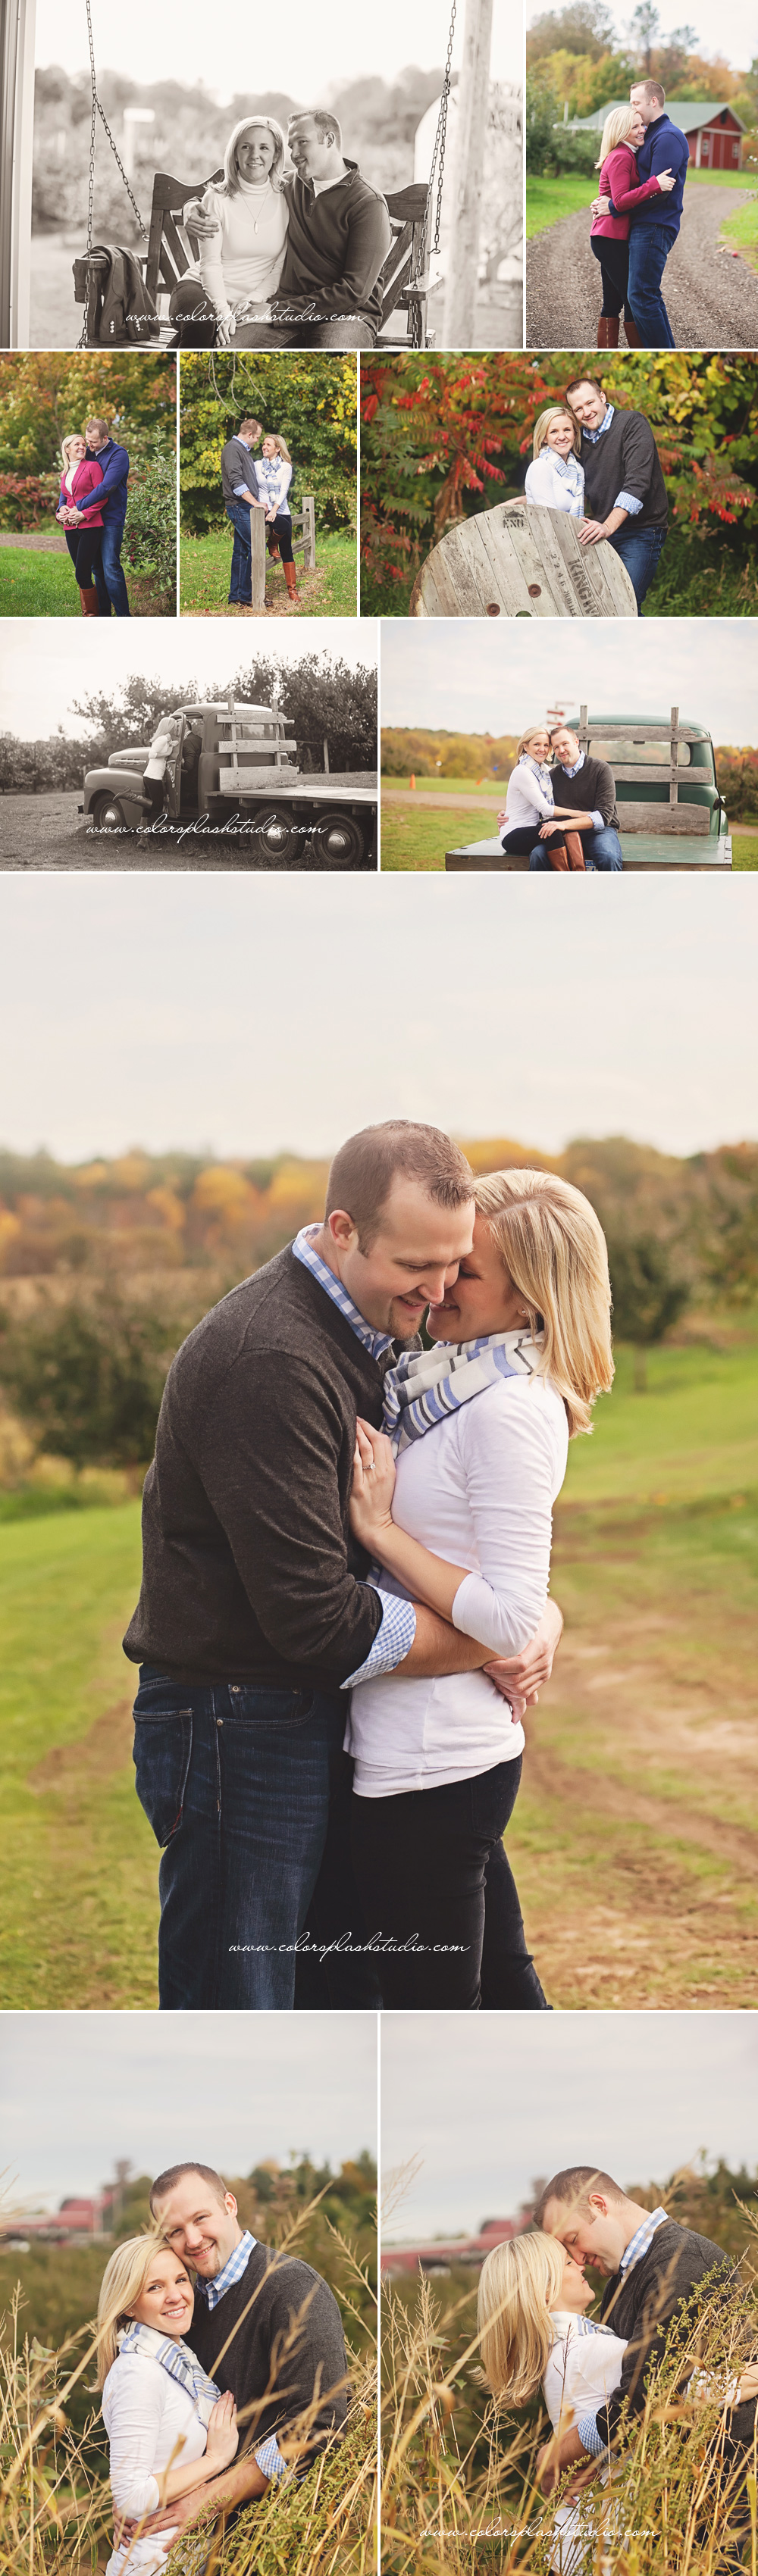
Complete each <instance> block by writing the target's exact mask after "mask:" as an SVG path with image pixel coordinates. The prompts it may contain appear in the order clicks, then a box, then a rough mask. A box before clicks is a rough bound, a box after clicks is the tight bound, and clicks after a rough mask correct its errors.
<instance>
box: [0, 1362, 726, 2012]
mask: <svg viewBox="0 0 758 2576" xmlns="http://www.w3.org/2000/svg"><path fill="white" fill-rule="evenodd" d="M757 1430H758V1328H756V1327H755V1326H752V1327H748V1325H747V1324H746V1325H744V1326H743V1327H741V1328H740V1329H739V1330H738V1329H737V1328H736V1327H735V1326H734V1325H732V1326H731V1327H730V1328H728V1329H727V1328H726V1327H725V1328H724V1330H723V1331H722V1330H719V1332H718V1333H717V1334H716V1333H715V1334H714V1338H713V1342H711V1341H710V1340H708V1339H705V1338H704V1339H703V1340H702V1341H697V1342H693V1343H690V1344H683V1345H682V1346H681V1347H677V1348H672V1349H665V1348H664V1349H663V1350H661V1351H659V1352H655V1353H653V1354H651V1356H650V1360H649V1386H648V1391H647V1393H645V1394H638V1393H636V1392H635V1391H634V1386H633V1368H632V1358H631V1354H630V1353H628V1352H625V1351H624V1350H622V1351H621V1353H620V1357H619V1368H618V1378H617V1384H616V1387H615V1389H614V1392H613V1394H612V1396H611V1397H609V1398H607V1399H605V1400H604V1401H603V1402H602V1404H601V1405H600V1406H599V1408H598V1414H597V1423H596V1429H595V1432H594V1434H593V1437H592V1439H591V1440H590V1441H580V1442H578V1443H576V1444H575V1445H574V1447H573V1448H572V1450H571V1453H570V1466H569V1475H568V1480H567V1486H566V1489H565V1499H564V1500H563V1501H562V1502H561V1504H560V1506H559V1509H558V1512H557V1514H556V1541H555V1555H554V1574H553V1589H554V1592H555V1596H556V1599H557V1600H559V1601H560V1603H561V1607H562V1608H563V1609H564V1611H565V1613H566V1620H567V1634H566V1638H565V1641H564V1645H563V1648H562V1651H561V1656H560V1659H559V1663H558V1665H557V1667H556V1674H555V1677H554V1680H553V1683H552V1684H551V1687H550V1689H549V1691H548V1692H546V1693H545V1694H544V1697H543V1700H542V1702H541V1705H540V1707H539V1709H538V1710H537V1711H535V1712H533V1713H532V1716H531V1717H530V1719H529V1721H528V1730H529V1747H528V1753H527V1760H526V1764H525V1773H524V1785H523V1789H522V1793H521V1798H520V1801H519V1806H518V1809H517V1817H516V1821H515V1823H514V1826H513V1827H512V1829H511V1831H510V1833H509V1842H508V1848H509V1852H510V1854H511V1857H512V1859H513V1862H514V1867H515V1869H516V1875H517V1878H518V1882H519V1887H520V1891H521V1896H522V1902H523V1905H524V1912H525V1917H526V1923H527V1930H528V1934H529V1939H530V1944H531V1945H532V1946H533V1948H534V1950H535V1954H536V1957H537V1962H538V1965H539V1968H540V1971H541V1974H542V1977H543V1982H544V1983H545V1986H546V1989H547V1991H548V1993H549V1996H550V1999H551V2001H552V2003H553V2004H554V2005H555V2006H556V2008H558V2009H563V2010H570V2009H573V2008H576V2007H582V2008H589V2009H595V2010H599V2009H602V2008H607V2007H610V2008H618V2007H619V2006H622V2007H623V2008H624V2009H626V2010H629V2009H632V2008H633V2007H641V2008H649V2009H652V2010H664V2009H668V2010H675V2009H677V2008H679V2009H695V2008H696V2007H698V2006H703V2007H705V2008H706V2009H713V2008H714V2007H716V2006H718V2005H723V2006H726V2007H728V2008H731V2009H735V2010H736V2009H738V2008H748V2007H752V2003H753V1999H754V1992H755V1967H756V1956H755V1953H756V1943H755V1927H756V1892H757V1876H758V1872H757V1865H756V1846H755V1826H756V1822H757V1821H758V1756H757V1755H756V1751H755V1742H754V1729H753V1727H752V1724H751V1718H750V1705H751V1699H752V1696H753V1671H754V1655H755V1607H756V1577H755V1541H756V1536H757V1535H758V1494H757V1493H756V1490H755V1488H756V1469H755V1458H756V1451H755V1437H756V1431H757ZM138 1581H139V1506H138V1504H137V1503H136V1502H130V1503H121V1504H118V1505H117V1506H113V1507H111V1508H102V1507H101V1508H93V1509H90V1510H81V1511H73V1510H71V1511H62V1512H59V1513H57V1514H55V1515H52V1514H48V1515H46V1516H45V1517H43V1518H41V1519H37V1520H33V1521H22V1520H19V1521H16V1522H13V1521H10V1522H6V1523H5V1524H4V1525H3V1526H0V1600H1V1601H2V1619H3V1632H4V1633H3V1645H4V1651H3V1658H2V1685H1V1686H0V1731H1V1744H2V1773H3V1775H4V1776H3V1790H4V1809H5V1814H6V1818H7V1830H6V1859H5V1872H4V1887H3V1894H2V1900H1V1901H0V1902H1V1908H2V1910H1V1912H0V1958H1V1959H2V1988H1V1990H0V2002H1V2003H2V2006H3V2007H4V2008H5V2009H16V2010H34V2009H36V2008H41V2007H43V2006H45V2007H48V2008H50V2007H52V2008H54V2009H58V2010H63V2011H65V2010H72V2009H77V2008H83V2009H85V2010H87V2011H94V2010H97V2009H110V2010H125V2009H126V2010H128V2009H132V2010H136V2009H139V2008H140V2007H141V2008H144V2009H148V2010H150V2009H154V2008H155V2005H156V1974H155V1948H156V1925H157V1913H158V1908H157V1862H158V1855H157V1850H156V1847H155V1844H154V1842H153V1838H152V1835H151V1833H150V1830H149V1827H148V1826H147V1824H146V1822H145V1819H144V1817H143V1815H142V1812H141V1809H140V1808H139V1806H138V1804H137V1801H136V1798H135V1796H134V1791H133V1787H132V1773H131V1761H130V1751H131V1726H130V1715H129V1712H130V1704H131V1699H132V1696H133V1687H132V1685H133V1674H132V1672H131V1669H130V1667H128V1666H127V1665H126V1663H125V1662H124V1660H123V1657H122V1655H121V1651H120V1642H119V1641H120V1638H121V1635H122V1633H123V1629H124V1626H125V1624H126V1620H127V1618H128V1615H129V1612H130V1610H131V1608H132V1606H133V1603H134V1600H135V1598H136V1593H137V1588H138ZM64 1860H65V1865H62V1862H63V1861H64Z"/></svg>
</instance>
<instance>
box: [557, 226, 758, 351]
mask: <svg viewBox="0 0 758 2576" xmlns="http://www.w3.org/2000/svg"><path fill="white" fill-rule="evenodd" d="M752 194H753V191H752V190H751V189H748V188H746V189H745V190H744V191H743V189H741V188H711V187H710V186H708V187H705V186H704V187H697V186H695V187H693V188H691V189H689V190H688V192H687V195H686V196H685V200H684V204H685V212H684V218H683V222H682V229H681V232H680V234H679V237H678V240H677V241H676V242H675V243H674V248H673V250H672V253H671V257H670V259H669V260H668V261H667V263H666V271H665V276H664V280H663V296H664V302H665V305H666V311H667V313H668V317H669V321H670V324H671V328H672V331H673V334H674V339H675V341H676V345H677V348H679V349H758V277H757V276H756V275H755V274H754V272H753V270H752V269H751V268H748V266H747V264H746V262H745V260H744V259H739V258H736V259H735V258H733V257H732V254H731V252H729V251H724V250H719V248H718V240H719V233H720V230H721V225H722V223H723V221H724V217H725V215H736V214H737V212H738V210H739V208H740V206H744V205H746V204H747V202H748V198H749V197H750V196H751V195H752ZM589 228H590V216H589V208H586V209H584V208H581V209H580V211H579V213H578V214H576V215H563V216H562V217H561V221H560V223H557V224H551V225H550V229H549V231H548V232H544V233H537V235H536V236H535V239H534V241H531V242H529V243H528V244H527V253H526V345H527V348H528V349H586V348H587V347H588V346H591V326H590V334H589V339H588V331H587V323H588V316H591V315H593V314H598V313H599V311H600V303H601V292H600V270H599V267H598V263H597V260H596V258H595V255H594V251H591V250H590V244H589ZM624 345H625V343H624V326H623V323H622V326H621V346H622V347H623V346H624Z"/></svg>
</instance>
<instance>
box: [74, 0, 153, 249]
mask: <svg viewBox="0 0 758 2576" xmlns="http://www.w3.org/2000/svg"><path fill="white" fill-rule="evenodd" d="M86 9H87V34H88V36H89V59H90V75H91V79H92V129H91V133H90V146H89V204H88V207H87V257H88V258H89V254H90V251H91V249H92V210H93V205H94V198H95V131H96V119H97V117H98V116H99V117H100V118H101V120H102V123H103V125H104V127H105V131H106V134H107V137H108V141H109V144H110V147H111V151H112V153H113V158H114V161H115V162H116V164H117V167H118V169H119V170H120V172H121V177H122V179H123V182H124V187H125V189H126V193H127V197H128V199H129V204H130V206H131V208H132V212H133V213H134V214H135V215H136V218H137V222H138V225H139V229H140V232H141V234H142V239H143V241H147V229H146V226H145V225H144V224H143V221H142V216H141V214H140V210H139V206H138V204H137V200H136V197H133V196H132V191H131V188H130V186H129V181H128V179H127V175H126V171H125V169H124V164H123V161H122V159H121V155H120V152H119V149H118V144H117V143H115V142H114V139H113V135H112V133H111V129H110V126H109V124H108V119H107V116H106V113H105V109H104V107H103V105H102V101H101V100H100V99H99V98H98V94H97V74H96V71H95V47H94V42H93V36H92V10H91V7H90V0H86Z"/></svg>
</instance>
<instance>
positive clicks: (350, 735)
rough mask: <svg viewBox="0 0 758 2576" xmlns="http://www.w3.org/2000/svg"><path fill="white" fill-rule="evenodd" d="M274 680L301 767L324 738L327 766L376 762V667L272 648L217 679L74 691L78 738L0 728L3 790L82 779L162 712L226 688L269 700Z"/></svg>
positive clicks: (76, 783) (218, 695)
mask: <svg viewBox="0 0 758 2576" xmlns="http://www.w3.org/2000/svg"><path fill="white" fill-rule="evenodd" d="M275 684H278V687H279V692H280V706H281V711H282V714H283V715H285V716H287V717H289V718H290V720H291V722H292V724H293V725H294V728H295V733H294V739H295V741H296V743H297V747H298V754H299V755H302V757H301V759H300V766H301V768H303V769H313V770H316V769H321V767H322V765H323V745H324V741H327V742H328V745H329V767H330V769H334V770H342V769H344V770H355V769H367V770H374V769H375V768H376V716H377V705H376V672H375V671H373V670H370V669H368V668H367V667H366V666H365V665H363V664H362V665H359V667H358V669H357V670H355V671H351V670H349V669H348V666H347V664H346V663H345V662H331V661H329V660H328V658H327V657H326V655H324V654H323V653H306V654H304V655H303V659H302V661H300V662H293V663H292V664H290V665H288V664H286V663H285V664H283V665H282V666H281V667H280V665H279V664H278V662H277V660H276V657H275V656H274V655H269V654H261V655H260V656H259V658H258V659H257V660H256V661H254V662H248V663H246V664H245V666H244V668H243V669H242V670H241V671H236V672H234V674H233V675H232V676H231V677H230V675H229V673H228V672H225V673H224V676H223V678H222V679H217V680H211V681H209V682H208V683H207V684H206V685H205V686H204V687H203V688H202V689H201V690H199V691H198V690H197V687H196V683H195V681H194V680H186V681H185V682H184V684H183V686H182V687H181V688H177V687H172V686H171V683H170V682H169V681H161V682H160V684H157V683H156V681H155V680H153V679H149V680H148V679H145V678H143V677H142V676H141V675H140V674H135V675H134V677H133V678H132V679H130V680H129V681H127V682H126V683H125V684H124V685H123V687H122V688H121V690H120V691H119V692H118V693H112V694H110V695H108V694H106V692H105V691H103V692H102V693H101V694H100V695H93V696H91V697H89V698H84V699H82V700H79V699H76V698H75V699H74V700H73V704H72V713H73V714H74V715H76V716H81V717H82V719H83V731H82V733H81V735H80V736H78V737H76V738H75V739H71V738H70V737H69V736H68V735H67V734H64V732H63V730H62V728H61V727H59V728H58V731H57V733H54V734H49V735H48V736H47V738H46V739H45V740H43V741H36V742H23V741H21V739H20V738H19V736H18V735H17V734H12V733H3V734H0V793H2V791H3V790H4V791H5V792H6V794H15V795H19V794H21V795H24V794H30V795H34V794H38V795H39V794H41V793H43V792H44V791H45V790H50V789H55V788H65V787H80V786H81V783H82V778H83V776H84V772H85V770H86V769H92V768H94V767H96V766H97V767H99V766H100V765H101V764H102V762H103V761H107V760H109V759H110V754H111V752H112V751H123V750H126V748H127V746H128V745H129V744H130V743H134V744H138V743H139V744H144V743H149V741H150V739H151V736H152V735H153V734H154V732H155V729H156V725H157V723H158V719H159V717H160V716H162V715H170V714H172V713H173V711H174V709H175V708H176V707H186V706H191V705H192V704H193V703H195V702H198V701H205V700H207V701H209V702H210V703H211V704H213V703H215V702H216V701H218V700H223V699H225V698H227V697H228V695H229V691H230V689H231V690H232V691H233V694H234V697H235V698H236V699H237V700H238V701H239V702H240V704H241V705H259V706H261V705H263V706H269V705H270V704H271V693H272V690H273V688H274V686H275Z"/></svg>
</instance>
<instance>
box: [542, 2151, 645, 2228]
mask: <svg viewBox="0 0 758 2576" xmlns="http://www.w3.org/2000/svg"><path fill="white" fill-rule="evenodd" d="M591 2191H601V2192H602V2194H603V2198H604V2200H625V2199H626V2192H625V2191H622V2189H621V2184H620V2183H618V2182H614V2180H613V2175H612V2174H607V2173H603V2172H602V2171H601V2168H600V2166H599V2165H568V2166H567V2167H566V2170H565V2172H564V2173H557V2174H554V2175H553V2179H552V2182H546V2184H545V2189H544V2191H543V2192H541V2193H540V2197H539V2200H538V2202H537V2207H536V2209H535V2211H534V2225H535V2227H542V2226H544V2221H545V2211H546V2209H547V2205H548V2201H549V2200H559V2201H560V2204H561V2208H562V2209H588V2208H589V2202H590V2192H591Z"/></svg>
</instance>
